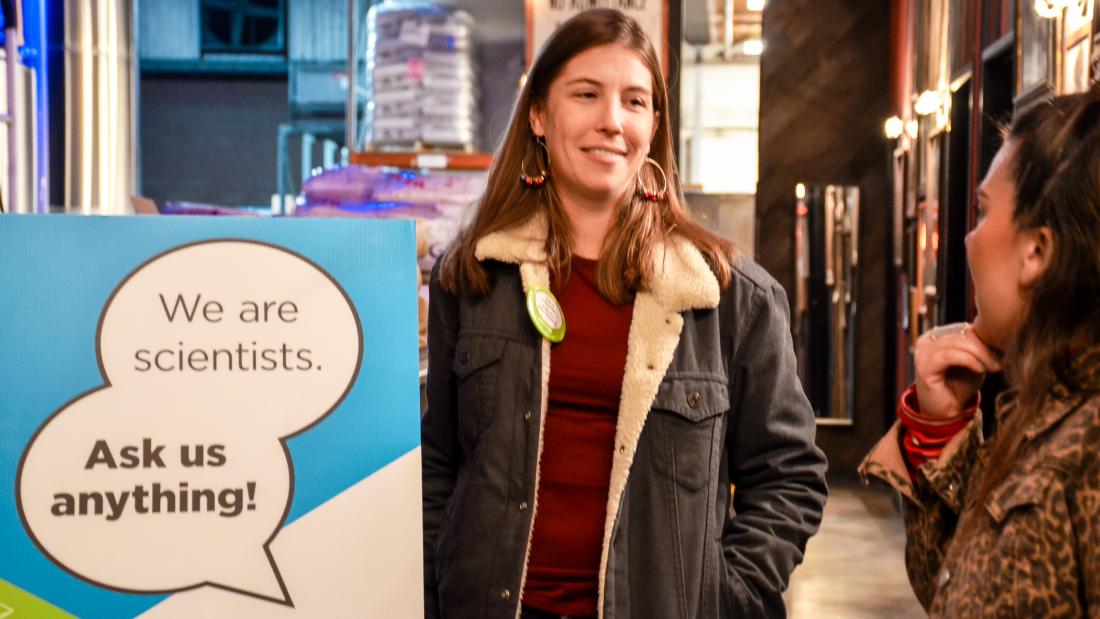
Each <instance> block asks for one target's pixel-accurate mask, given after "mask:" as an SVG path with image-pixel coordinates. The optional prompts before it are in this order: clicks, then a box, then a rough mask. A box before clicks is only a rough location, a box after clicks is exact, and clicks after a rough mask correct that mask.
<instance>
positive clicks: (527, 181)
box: [519, 137, 550, 187]
mask: <svg viewBox="0 0 1100 619" xmlns="http://www.w3.org/2000/svg"><path fill="white" fill-rule="evenodd" d="M535 143H536V144H538V145H539V146H541V147H542V150H544V151H546V163H547V165H549V163H550V149H549V148H548V147H547V146H546V142H543V141H542V140H541V139H539V138H537V137H536V138H535ZM538 158H539V156H538V151H537V150H536V151H535V159H538ZM519 170H520V173H519V179H520V180H521V181H523V184H524V185H527V186H528V187H542V186H543V185H545V184H546V177H547V174H546V168H544V167H542V163H541V162H540V163H539V173H538V174H536V175H535V176H531V175H529V174H528V173H527V157H524V158H523V160H522V161H520V162H519Z"/></svg>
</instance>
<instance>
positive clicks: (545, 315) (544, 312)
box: [527, 286, 565, 344]
mask: <svg viewBox="0 0 1100 619" xmlns="http://www.w3.org/2000/svg"><path fill="white" fill-rule="evenodd" d="M527 313H528V314H530V315H531V322H532V323H534V325H535V328H536V329H538V331H539V333H541V334H542V337H544V338H546V339H547V340H549V341H551V342H553V343H555V344H557V343H558V342H560V341H562V340H564V339H565V314H564V313H563V312H562V311H561V306H560V305H558V300H557V299H555V298H554V293H552V292H550V290H549V289H548V288H545V287H543V286H532V287H531V288H530V289H529V290H528V291H527Z"/></svg>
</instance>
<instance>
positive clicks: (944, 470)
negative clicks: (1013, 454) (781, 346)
mask: <svg viewBox="0 0 1100 619" xmlns="http://www.w3.org/2000/svg"><path fill="white" fill-rule="evenodd" d="M1061 374H1062V376H1063V380H1062V381H1061V382H1060V383H1059V384H1058V385H1057V386H1056V387H1055V388H1054V389H1053V390H1052V392H1051V394H1050V396H1049V398H1048V399H1047V402H1046V405H1045V406H1044V407H1043V410H1042V411H1041V412H1040V414H1039V415H1037V416H1036V417H1035V418H1034V420H1033V421H1032V422H1031V424H1030V425H1029V427H1028V430H1027V431H1026V434H1025V436H1026V443H1025V447H1024V448H1023V451H1022V452H1021V453H1020V455H1019V456H1018V461H1017V463H1016V466H1015V467H1014V468H1013V469H1012V472H1011V473H1009V475H1008V476H1007V477H1006V479H1005V480H1004V481H1003V482H1002V483H1001V484H1000V485H999V486H998V487H996V488H995V489H994V491H993V492H992V494H991V495H990V497H989V498H988V499H987V500H986V501H985V503H984V504H983V505H975V504H974V502H973V501H968V500H967V497H968V491H969V490H970V489H971V487H974V488H976V487H977V484H976V483H975V482H974V480H976V479H979V478H980V476H981V474H982V472H983V471H984V469H985V458H986V457H987V456H986V448H985V446H984V445H983V441H982V434H981V427H982V424H981V419H980V415H979V418H976V419H975V420H974V421H973V422H972V423H971V424H970V426H968V428H967V429H966V430H964V431H962V432H960V433H959V434H958V435H957V436H956V437H955V438H954V439H953V440H952V441H951V443H949V444H948V446H947V447H946V448H945V449H944V451H943V452H942V453H941V454H940V457H939V458H938V459H937V460H934V461H930V462H927V463H925V464H924V465H923V466H922V467H921V468H920V470H919V472H918V474H917V476H916V479H910V476H909V473H908V471H907V470H906V468H905V463H904V460H903V459H902V455H901V448H900V447H899V443H898V440H899V436H900V433H901V429H900V427H899V426H898V425H897V424H895V426H894V427H893V428H892V429H891V430H890V432H889V433H888V434H887V435H886V436H885V437H884V438H883V439H882V441H880V442H879V444H878V445H877V446H876V447H875V448H874V449H873V450H872V451H871V453H870V454H869V455H868V456H867V458H866V459H865V460H864V462H863V464H862V465H861V466H860V473H861V474H862V475H863V477H864V480H865V482H866V480H867V478H868V476H874V477H878V478H880V479H883V480H884V481H886V482H887V483H888V484H890V485H891V486H893V487H894V488H896V489H897V490H898V491H899V492H901V494H902V495H903V496H904V497H905V500H903V501H902V503H903V505H904V508H903V511H904V516H905V529H906V547H905V563H906V568H907V571H908V573H909V582H910V584H911V585H912V587H913V591H914V592H915V593H916V595H917V598H918V599H919V600H920V602H921V604H922V605H923V606H924V608H925V610H926V611H928V614H929V616H930V617H933V618H938V617H1027V618H1032V617H1043V618H1048V617H1050V618H1055V617H1100V348H1094V349H1090V350H1089V351H1088V352H1087V353H1086V354H1084V355H1081V356H1079V357H1078V358H1077V359H1076V360H1075V361H1073V362H1072V363H1071V364H1069V365H1068V367H1067V368H1066V369H1065V371H1063V372H1062V373H1061ZM1014 407H1015V402H1014V400H1013V395H1012V393H1011V392H1008V393H1005V394H1002V397H1001V398H999V399H998V402H997V416H998V419H1001V418H1003V417H1004V416H1006V415H1009V414H1011V413H1012V411H1013V410H1014ZM970 518H980V519H981V521H980V522H978V523H975V526H974V528H973V529H971V531H972V533H970V534H969V535H967V536H966V537H959V538H957V539H956V538H955V535H954V534H955V531H956V528H959V524H960V523H965V522H966V521H967V520H968V519H970Z"/></svg>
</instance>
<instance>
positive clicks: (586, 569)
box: [523, 257, 634, 616]
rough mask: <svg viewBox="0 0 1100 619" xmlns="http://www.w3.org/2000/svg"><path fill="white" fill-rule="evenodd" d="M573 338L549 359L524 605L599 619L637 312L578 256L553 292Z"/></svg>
mask: <svg viewBox="0 0 1100 619" xmlns="http://www.w3.org/2000/svg"><path fill="white" fill-rule="evenodd" d="M553 289H554V294H555V295H556V296H557V298H558V302H559V303H560V304H561V307H562V310H563V311H564V313H565V326H566V332H565V339H564V340H563V341H562V342H561V343H560V344H557V345H555V346H554V347H553V349H552V350H551V354H550V393H549V406H548V408H547V411H546V421H545V424H544V426H543V436H542V456H541V459H540V461H539V487H538V508H537V511H536V513H535V524H534V531H533V532H532V535H531V555H530V559H529V560H528V564H527V583H526V585H525V587H524V593H523V603H524V604H526V605H528V606H532V607H534V608H537V609H540V610H545V611H548V612H552V613H557V614H562V615H582V616H584V615H596V603H597V597H598V583H599V571H600V552H601V549H602V546H603V529H604V518H605V514H606V513H607V493H608V487H609V485H610V481H611V456H612V453H613V451H614V444H615V422H616V420H617V419H618V414H619V396H620V394H621V392H622V387H623V371H624V368H625V367H626V341H627V335H628V334H629V332H630V317H631V315H632V314H633V310H634V304H633V303H630V304H627V305H623V306H618V307H617V306H614V305H612V304H611V303H609V302H608V301H607V300H606V299H604V298H603V297H601V296H600V294H599V291H598V288H597V287H596V261H594V260H586V259H584V258H578V257H574V258H573V265H572V275H571V277H570V278H569V281H568V282H567V283H566V284H565V286H560V285H555V286H553Z"/></svg>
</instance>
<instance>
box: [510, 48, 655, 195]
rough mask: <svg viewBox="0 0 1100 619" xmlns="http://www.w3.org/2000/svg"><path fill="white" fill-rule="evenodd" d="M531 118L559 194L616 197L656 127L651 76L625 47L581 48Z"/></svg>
mask: <svg viewBox="0 0 1100 619" xmlns="http://www.w3.org/2000/svg"><path fill="white" fill-rule="evenodd" d="M530 117H531V128H532V130H533V131H534V133H535V135H537V136H540V137H544V138H545V139H546V147H547V149H548V150H549V151H550V174H551V177H552V178H553V182H554V183H555V188H556V189H557V191H558V194H559V195H560V196H561V197H562V198H563V199H566V200H569V199H571V198H572V199H576V200H580V201H583V202H585V203H589V204H591V203H614V202H615V201H617V200H619V199H620V198H622V197H623V196H624V195H625V193H626V192H627V191H631V190H632V189H633V187H634V181H635V178H636V177H637V174H638V170H639V169H640V168H641V166H642V163H643V162H644V161H645V158H646V156H647V155H648V154H649V145H650V142H651V141H652V140H653V136H654V134H655V132H656V129H657V122H656V113H655V110H654V107H653V75H652V74H651V73H650V71H649V69H647V68H646V65H645V63H644V62H643V61H642V58H641V56H639V55H638V54H637V53H636V52H634V51H633V50H631V49H630V48H628V47H625V46H622V45H601V46H599V47H593V48H590V49H587V50H585V51H583V52H581V53H580V54H577V55H576V56H574V57H573V58H572V59H571V60H570V61H569V62H568V63H566V65H565V66H564V67H563V68H562V71H561V73H559V74H558V76H557V78H556V79H555V80H554V81H553V82H552V83H551V84H550V89H549V92H548V94H547V96H546V101H545V102H543V103H541V104H536V105H535V106H534V107H532V108H531V114H530Z"/></svg>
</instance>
